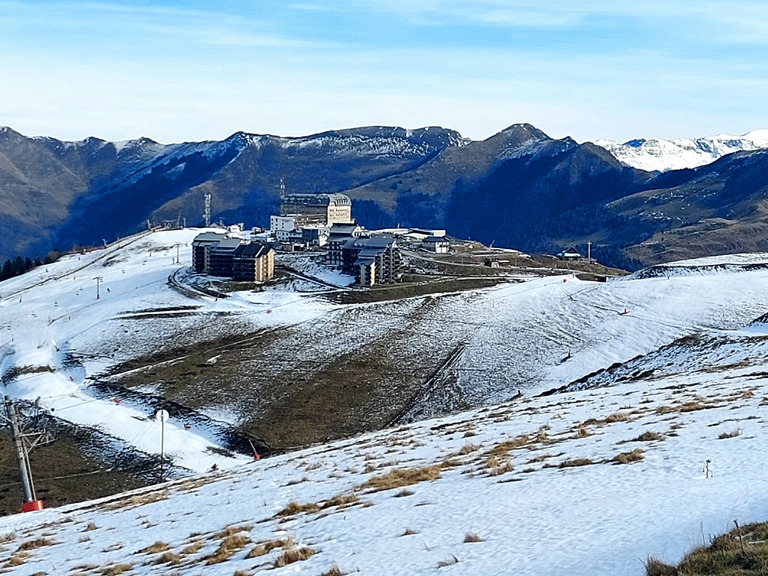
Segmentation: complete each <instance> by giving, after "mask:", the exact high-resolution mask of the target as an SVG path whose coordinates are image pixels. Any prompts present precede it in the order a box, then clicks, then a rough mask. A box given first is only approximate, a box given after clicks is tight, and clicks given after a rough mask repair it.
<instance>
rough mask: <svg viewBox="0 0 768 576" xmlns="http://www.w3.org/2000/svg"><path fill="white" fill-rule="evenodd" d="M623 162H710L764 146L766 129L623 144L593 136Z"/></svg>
mask: <svg viewBox="0 0 768 576" xmlns="http://www.w3.org/2000/svg"><path fill="white" fill-rule="evenodd" d="M595 144H597V145H599V146H602V147H603V148H605V149H607V150H608V151H609V152H611V154H613V155H614V156H615V157H616V158H618V159H619V160H620V161H621V162H623V163H624V164H626V165H627V166H632V167H633V168H640V169H641V170H648V171H651V172H653V171H659V172H666V171H668V170H680V169H683V168H695V167H697V166H703V165H705V164H710V163H712V162H714V161H715V160H717V159H718V158H720V157H722V156H725V155H726V154H732V153H733V152H738V151H741V150H757V149H760V148H768V130H753V131H752V132H747V133H746V134H744V135H742V136H729V135H727V134H720V135H718V136H713V137H707V138H696V139H693V140H691V139H685V138H681V139H676V140H663V139H661V138H649V139H638V140H630V141H629V142H625V143H624V144H619V143H618V142H613V141H611V140H596V141H595Z"/></svg>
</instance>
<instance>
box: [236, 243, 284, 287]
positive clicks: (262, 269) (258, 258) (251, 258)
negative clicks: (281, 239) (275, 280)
mask: <svg viewBox="0 0 768 576" xmlns="http://www.w3.org/2000/svg"><path fill="white" fill-rule="evenodd" d="M274 275H275V251H274V250H272V248H271V247H270V246H268V245H267V244H264V243H262V242H251V243H249V244H240V246H238V247H237V249H236V250H235V253H234V254H233V255H232V277H233V278H234V279H235V280H241V281H247V282H267V281H268V280H271V279H272V277H273V276H274Z"/></svg>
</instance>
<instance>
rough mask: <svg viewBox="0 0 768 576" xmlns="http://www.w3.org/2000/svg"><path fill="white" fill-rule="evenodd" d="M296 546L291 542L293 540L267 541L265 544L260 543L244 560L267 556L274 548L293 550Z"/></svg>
mask: <svg viewBox="0 0 768 576" xmlns="http://www.w3.org/2000/svg"><path fill="white" fill-rule="evenodd" d="M294 546H296V543H295V542H294V541H293V538H283V539H282V540H268V541H267V542H260V543H259V544H257V545H256V546H254V547H253V548H251V550H250V551H249V552H248V554H247V555H246V558H258V557H259V556H264V555H265V554H268V553H269V552H271V551H272V550H274V549H275V548H293V547H294Z"/></svg>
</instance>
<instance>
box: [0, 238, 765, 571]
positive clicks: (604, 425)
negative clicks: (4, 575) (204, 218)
mask: <svg viewBox="0 0 768 576" xmlns="http://www.w3.org/2000/svg"><path fill="white" fill-rule="evenodd" d="M197 232H198V231H194V230H184V231H173V232H170V231H169V232H156V233H151V234H145V235H141V236H139V237H131V238H128V239H125V240H123V241H121V242H120V243H118V244H117V245H112V246H109V247H106V248H105V249H103V250H98V251H95V252H92V253H89V254H84V255H80V256H73V257H68V258H65V259H62V260H61V261H59V262H57V263H55V264H52V265H50V266H48V267H47V268H42V269H37V270H35V271H33V272H32V273H30V274H27V275H24V276H22V277H19V278H15V279H12V280H9V281H7V282H3V283H2V284H0V298H1V299H0V373H2V374H3V376H4V382H5V383H6V387H5V393H6V394H10V395H11V396H15V397H23V398H27V399H35V398H38V397H39V398H40V402H41V404H43V405H44V406H46V407H48V408H52V409H55V413H56V414H57V415H58V416H60V417H61V418H64V419H68V420H71V421H73V422H77V423H81V424H85V425H89V426H96V427H98V428H100V429H101V430H103V431H105V432H107V433H109V434H112V435H114V436H116V437H119V438H123V439H125V440H126V441H127V442H129V443H131V444H133V445H134V446H136V447H138V448H139V449H141V450H145V451H147V452H156V451H157V450H158V448H159V446H158V445H159V424H158V423H157V422H155V421H154V419H153V414H152V413H147V411H146V408H145V407H141V406H132V405H130V403H125V402H120V403H115V402H112V401H110V400H109V399H98V398H96V397H94V396H93V395H92V394H91V393H90V391H89V388H88V382H89V378H90V377H92V375H93V374H95V373H97V372H98V371H100V370H103V369H104V368H105V367H109V366H111V365H114V364H115V363H116V362H118V361H119V360H123V359H125V358H129V357H131V355H135V354H136V352H137V350H141V349H142V347H144V346H150V345H152V344H154V345H156V344H157V342H158V341H159V340H162V337H163V336H164V335H163V334H154V335H153V338H148V337H147V335H146V334H141V333H139V331H140V327H141V324H132V323H133V322H136V321H137V320H138V319H140V318H141V317H146V316H152V317H163V316H164V315H165V316H167V320H168V324H169V326H170V325H172V328H168V335H169V336H170V337H182V336H180V334H182V333H183V329H184V327H185V326H186V324H185V322H187V321H188V318H189V317H191V316H189V317H188V316H185V315H186V314H190V315H194V314H201V313H205V314H209V315H210V317H211V318H213V317H218V316H221V317H227V318H230V319H232V320H231V321H232V322H234V323H235V324H234V325H235V326H237V325H240V326H242V327H243V329H246V328H247V329H249V330H253V329H257V328H259V327H265V328H266V327H275V326H291V327H300V326H305V325H307V326H310V327H311V328H312V330H316V328H317V327H318V326H319V325H320V324H322V323H324V322H330V323H333V322H338V321H339V318H346V320H345V321H346V322H349V321H350V319H351V318H355V317H360V318H361V319H363V320H365V322H363V325H364V326H365V329H364V330H363V329H362V328H361V330H360V331H359V332H356V333H352V334H348V335H338V336H334V338H336V340H333V341H334V342H338V343H340V345H341V344H343V342H348V344H347V345H348V346H355V345H356V342H357V341H358V340H361V339H365V338H366V336H365V334H366V333H367V332H370V333H372V334H373V333H377V332H380V331H381V330H384V331H386V330H391V329H399V330H402V324H403V322H404V321H405V319H406V318H410V317H411V316H412V315H413V314H414V313H418V317H419V322H420V323H419V324H418V328H419V331H420V336H421V337H422V342H421V344H420V346H421V348H419V349H418V351H417V352H418V353H421V354H427V353H429V351H430V350H434V349H436V346H437V344H436V342H437V340H440V341H445V342H447V344H445V346H447V347H450V346H454V345H456V344H460V345H461V353H460V354H458V355H457V356H456V358H455V362H454V363H453V364H451V366H450V368H449V369H450V371H452V373H453V374H454V376H456V377H457V379H458V385H459V391H460V393H461V394H463V395H464V396H465V397H466V398H469V399H474V402H475V404H476V408H475V409H473V410H470V411H466V412H462V413H460V414H456V415H453V416H449V417H444V418H441V419H434V420H425V421H422V422H417V423H414V424H410V425H407V426H401V427H398V428H394V429H389V430H385V431H382V432H378V433H373V434H367V435H362V436H359V437H356V438H351V439H347V440H343V441H339V442H335V443H331V444H326V445H323V446H318V447H314V448H311V449H307V450H303V451H299V452H294V453H290V454H286V455H282V456H277V457H273V458H269V459H265V460H261V461H258V462H254V461H252V460H250V459H246V458H243V457H237V456H236V457H232V458H227V457H224V456H221V455H218V454H217V453H215V452H213V451H212V450H211V448H212V447H215V444H216V439H215V438H213V437H212V436H211V435H210V434H209V433H208V431H207V430H206V429H204V428H200V429H196V428H194V427H192V428H191V429H189V430H186V429H184V427H183V422H174V421H173V420H172V421H169V423H168V426H167V428H166V450H167V452H168V453H169V454H170V455H171V457H172V458H173V459H174V462H175V463H176V464H178V465H179V466H182V467H185V468H188V469H189V470H192V471H197V472H199V473H201V475H199V476H194V475H192V476H190V477H188V478H186V479H182V480H176V481H174V482H170V483H168V484H166V485H163V486H159V487H157V488H152V489H144V490H140V491H137V492H134V493H130V494H124V495H119V496H114V497H110V498H106V499H103V500H101V501H97V502H89V503H82V504H78V505H72V506H67V507H62V508H59V509H52V510H44V511H42V512H36V513H32V514H26V515H19V516H13V517H8V518H4V519H0V542H3V541H4V543H2V544H0V546H2V547H3V549H4V551H3V552H2V554H3V555H4V557H5V558H6V560H0V569H2V568H7V569H8V571H9V573H13V574H33V573H45V574H64V573H73V572H74V573H78V572H79V573H85V574H98V573H106V572H103V571H105V570H107V569H109V568H115V570H117V568H116V567H118V566H120V565H125V566H123V567H124V568H125V569H126V571H127V570H128V565H130V573H134V574H156V573H181V574H198V573H211V574H233V573H235V572H236V571H241V573H242V574H255V573H257V572H260V571H261V570H263V569H265V568H271V567H272V566H273V565H275V564H276V563H278V564H279V563H280V562H281V561H280V560H279V558H281V557H282V555H283V554H284V553H286V552H288V551H291V550H294V551H295V550H297V549H302V548H309V549H311V550H312V551H314V554H313V555H311V556H309V557H307V558H306V559H304V560H298V561H296V562H293V563H290V564H288V565H287V566H285V567H279V568H276V569H275V570H276V571H275V573H277V574H288V573H307V574H324V573H328V572H329V571H330V570H331V568H332V567H334V566H337V567H338V568H339V570H340V571H341V572H342V573H353V572H355V571H359V572H360V573H362V574H372V575H377V574H382V575H384V574H387V575H389V574H425V573H441V574H442V573H454V574H510V573H514V574H523V575H525V574H530V575H536V576H542V575H552V576H556V575H563V576H565V575H569V576H570V575H573V574H590V575H641V574H642V573H643V561H644V560H645V559H646V558H647V557H648V556H656V557H659V558H661V559H663V560H666V561H675V560H678V559H679V558H680V557H681V555H682V554H683V553H684V552H685V551H686V550H688V549H690V548H691V547H693V546H695V545H698V544H702V543H706V542H707V541H708V538H709V537H710V536H713V535H715V534H717V533H719V532H721V531H725V530H728V529H729V528H730V527H731V526H732V524H733V521H734V520H738V521H739V522H740V523H742V524H745V523H747V522H750V521H757V520H766V519H768V497H767V496H765V495H766V494H768V490H767V489H768V485H767V484H768V474H766V472H768V470H766V465H765V464H764V463H765V462H766V461H768V448H766V447H765V442H763V440H762V438H763V436H764V435H765V433H766V431H767V430H766V426H767V425H768V423H767V422H766V419H765V417H764V414H763V412H764V410H765V404H766V402H768V400H767V399H768V380H766V378H765V375H766V374H768V367H767V366H766V365H768V327H767V326H766V324H765V323H763V322H762V321H757V322H756V321H755V320H756V319H758V318H760V317H762V316H763V315H764V314H766V313H768V266H766V265H767V264H768V255H751V256H748V257H747V256H742V257H719V258H715V259H707V260H702V261H692V262H688V263H684V264H677V265H672V266H667V267H665V269H663V270H662V271H661V272H659V271H656V272H654V273H653V274H645V275H644V274H637V275H633V276H630V277H627V278H624V279H620V280H615V281H611V282H608V283H586V282H581V281H578V280H577V279H576V278H574V277H571V276H568V277H557V278H543V279H537V280H531V281H527V282H523V283H519V284H508V285H502V286H500V287H496V288H492V289H485V290H480V291H473V292H466V293H460V294H445V295H439V296H434V295H433V296H426V297H418V298H414V299H410V300H407V301H401V302H397V303H378V304H367V305H346V306H344V305H338V304H333V303H331V301H330V300H327V299H324V298H320V297H318V295H317V294H315V293H312V294H301V293H296V292H290V291H283V290H268V291H263V292H243V293H237V294H235V295H233V296H231V297H229V298H223V299H217V298H215V297H213V296H207V295H204V294H195V293H194V292H192V291H189V290H187V291H185V290H180V289H178V288H174V286H172V284H173V282H169V277H173V276H174V273H176V272H177V271H179V269H182V268H185V267H186V266H185V265H186V263H188V262H189V250H190V248H189V244H190V243H191V239H192V238H193V237H194V235H195V234H196V233H197ZM177 247H178V248H177ZM177 249H178V254H179V255H180V263H177V261H176V256H177ZM176 276H178V274H176ZM96 277H100V280H99V281H98V286H99V291H100V294H99V295H100V297H99V298H98V299H97V298H96V287H97V281H96V280H95V279H94V278H96ZM327 280H333V279H332V278H331V277H330V276H329V277H328V278H327ZM217 315H218V316H217ZM196 326H198V325H196ZM219 329H220V328H219V327H218V326H217V325H216V323H215V322H211V327H210V330H211V333H215V332H216V331H217V330H219ZM227 329H228V330H231V329H232V325H231V324H230V325H229V327H228V328H227ZM159 330H160V329H159ZM366 331H367V332H366ZM188 337H189V338H192V336H188ZM158 339H159V340H158ZM416 341H417V340H416V339H415V338H414V340H413V342H416ZM94 342H97V343H98V344H97V345H95V344H94ZM96 350H98V351H100V353H99V354H97V353H95V351H96ZM41 370H44V371H41ZM593 373H594V374H593ZM577 380H578V382H575V383H574V381H577ZM571 383H574V384H572V385H571V386H570V387H568V391H567V392H562V393H557V394H552V395H549V396H538V395H537V394H538V393H539V392H543V391H547V390H551V389H554V388H561V387H566V386H567V385H569V384H571ZM518 391H519V392H521V393H522V394H521V395H520V396H518V397H516V398H515V399H511V398H513V397H515V396H516V395H517V393H518ZM495 403H498V404H495ZM222 417H228V416H227V415H226V414H224V415H223V416H222ZM232 418H235V416H232ZM619 460H624V461H627V463H618V461H619ZM707 460H709V461H710V463H709V469H710V471H711V472H712V475H711V477H707V474H706V473H705V466H706V462H707ZM214 463H215V464H217V467H218V469H219V471H218V472H211V471H210V469H211V466H212V465H213V464H214ZM4 535H5V536H4ZM156 542H161V543H162V544H163V545H158V546H156V547H154V548H152V549H151V550H154V551H150V550H149V549H148V547H150V545H152V544H154V543H156ZM220 547H221V548H222V550H221V551H220V552H218V553H217V552H216V551H217V549H219V548H220ZM227 547H229V549H230V552H231V555H230V556H229V557H226V556H227V554H226V553H225V552H224V548H227ZM307 554H308V552H307V551H304V555H305V556H306V555H307ZM225 557H226V558H225ZM219 560H220V562H219ZM112 573H118V572H117V571H115V572H112ZM331 573H332V572H331Z"/></svg>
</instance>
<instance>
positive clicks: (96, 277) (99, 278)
mask: <svg viewBox="0 0 768 576" xmlns="http://www.w3.org/2000/svg"><path fill="white" fill-rule="evenodd" d="M93 279H94V280H96V300H98V299H99V298H100V294H99V284H101V280H102V277H101V276H94V277H93Z"/></svg>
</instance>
